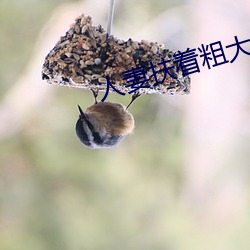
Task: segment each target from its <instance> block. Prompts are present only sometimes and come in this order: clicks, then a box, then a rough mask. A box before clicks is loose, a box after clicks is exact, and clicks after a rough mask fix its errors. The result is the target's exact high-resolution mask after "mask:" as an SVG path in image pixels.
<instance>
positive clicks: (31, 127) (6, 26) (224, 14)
mask: <svg viewBox="0 0 250 250" xmlns="http://www.w3.org/2000/svg"><path fill="white" fill-rule="evenodd" d="M108 5H109V1H108V0H85V1H72V0H71V1H70V0H53V1H51V0H44V1H39V0H18V1H17V0H16V1H15V0H13V1H8V0H1V2H0V55H1V59H0V83H1V84H0V249H1V250H33V249H36V250H51V249H53V250H57V249H58V250H59V249H60V250H110V249H119V250H127V249H129V250H133V249H134V250H140V249H141V250H147V249H148V250H152V249H154V250H189V249H190V250H191V249H192V250H198V249H199V250H200V249H201V250H210V249H213V250H217V249H218V250H235V249H241V250H249V248H250V212H249V211H250V184H249V183H250V182H249V178H250V140H249V139H250V101H249V100H250V98H249V97H250V91H249V87H250V82H249V78H250V71H249V67H250V56H249V55H246V54H243V53H242V52H240V53H239V55H238V58H237V59H236V61H235V62H234V63H227V64H223V65H220V66H218V67H212V68H211V69H210V70H208V69H206V67H202V59H201V58H199V59H198V62H199V65H200V70H201V72H200V73H195V74H193V75H191V77H192V88H191V94H190V95H186V96H161V95H147V96H143V97H141V98H139V99H138V100H137V101H136V102H135V104H134V105H133V106H132V107H131V109H130V111H131V113H133V115H134V117H135V120H136V129H135V132H134V134H133V135H130V136H128V137H127V138H126V139H124V140H123V141H122V143H121V144H120V145H119V147H117V148H114V149H105V150H90V149H87V148H85V147H83V146H82V145H81V144H80V143H79V141H78V139H77V137H76V135H75V131H74V126H75V122H76V120H77V118H78V111H77V108H76V107H77V104H80V105H81V106H82V107H87V106H89V105H91V104H92V103H93V98H92V94H91V93H90V92H89V91H83V90H80V89H73V88H67V87H57V86H51V85H48V84H47V83H46V82H45V81H44V82H43V81H42V80H41V68H42V64H43V60H44V58H45V56H46V55H47V54H48V52H49V51H50V49H52V48H53V46H54V45H55V43H56V42H57V40H58V39H59V37H60V36H61V35H64V34H65V32H66V31H67V30H68V28H69V25H70V24H71V23H73V22H74V19H75V18H76V17H77V16H78V15H80V14H81V13H85V14H86V15H90V16H92V18H93V22H94V24H95V25H98V24H101V25H102V26H103V27H104V28H106V22H107V13H108ZM249 14H250V1H249V0H237V1H236V0H211V1H205V0H186V1H185V0H176V1H174V0H169V1H166V0H157V1H154V0H136V1H133V0H127V1H122V0H116V7H115V16H114V25H113V31H112V33H113V34H114V35H115V36H117V37H119V38H121V39H128V38H130V37H131V38H132V39H134V40H142V39H146V40H150V41H158V42H159V43H164V44H165V47H167V48H170V49H174V50H180V51H185V50H186V49H187V48H191V49H192V48H198V47H201V44H204V45H207V44H210V43H213V42H217V41H221V42H222V45H223V47H224V49H225V46H227V45H230V44H233V43H235V40H234V36H237V37H238V39H239V41H243V40H246V39H250V33H249V30H250V18H249V16H250V15H249ZM242 47H243V48H244V49H245V50H246V51H248V52H250V42H249V43H245V44H243V45H242ZM235 53H236V47H233V48H230V49H225V54H226V57H227V59H228V60H232V58H233V57H234V55H235ZM100 96H101V95H100ZM108 100H109V101H113V102H119V103H122V104H124V105H126V104H128V102H129V100H130V96H127V95H126V96H125V97H123V96H120V95H118V94H116V93H114V94H109V96H108Z"/></svg>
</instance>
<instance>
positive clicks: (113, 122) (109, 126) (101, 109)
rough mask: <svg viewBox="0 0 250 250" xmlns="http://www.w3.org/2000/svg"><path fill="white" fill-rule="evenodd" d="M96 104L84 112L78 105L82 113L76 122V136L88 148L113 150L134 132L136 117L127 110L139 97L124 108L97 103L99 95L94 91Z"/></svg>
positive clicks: (106, 103) (117, 104) (118, 105)
mask: <svg viewBox="0 0 250 250" xmlns="http://www.w3.org/2000/svg"><path fill="white" fill-rule="evenodd" d="M92 92H93V94H94V98H95V103H94V104H93V105H92V106H90V107H88V108H87V109H86V111H85V112H84V111H83V110H82V108H81V107H80V106H79V105H78V109H79V112H80V115H79V119H78V120H77V122H76V128H75V129H76V134H77V136H78V138H79V139H80V141H81V142H82V143H83V144H84V145H85V146H86V147H88V148H91V149H97V148H111V147H114V146H117V145H118V144H119V143H120V141H121V140H122V139H123V138H124V137H125V136H126V135H128V134H131V133H132V132H133V130H134V124H135V122H134V117H133V115H132V114H131V113H129V112H128V111H127V108H128V107H129V106H130V105H131V104H132V102H133V101H134V100H135V99H136V98H137V97H138V96H139V95H138V94H137V96H134V97H132V101H131V102H130V103H129V105H128V106H127V108H126V107H124V106H123V105H121V104H119V103H112V102H97V100H96V97H97V93H98V92H97V93H96V92H94V91H93V90H92Z"/></svg>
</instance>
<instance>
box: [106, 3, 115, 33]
mask: <svg viewBox="0 0 250 250" xmlns="http://www.w3.org/2000/svg"><path fill="white" fill-rule="evenodd" d="M114 9H115V0H110V4H109V13H108V27H107V33H108V34H110V33H111V29H112V23H113V16H114Z"/></svg>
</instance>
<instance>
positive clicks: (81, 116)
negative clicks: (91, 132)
mask: <svg viewBox="0 0 250 250" xmlns="http://www.w3.org/2000/svg"><path fill="white" fill-rule="evenodd" d="M77 106H78V110H79V113H80V118H86V116H85V114H84V112H83V111H82V108H81V107H80V106H79V105H77Z"/></svg>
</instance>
